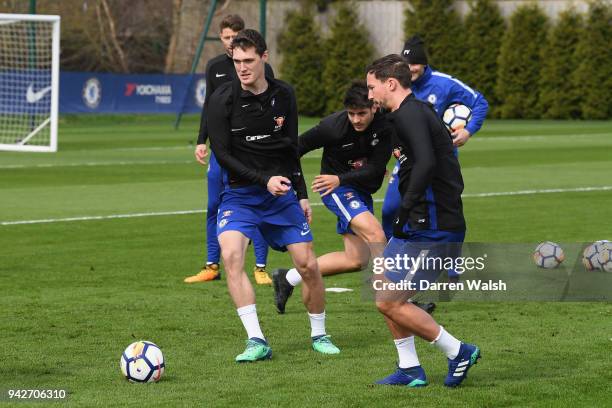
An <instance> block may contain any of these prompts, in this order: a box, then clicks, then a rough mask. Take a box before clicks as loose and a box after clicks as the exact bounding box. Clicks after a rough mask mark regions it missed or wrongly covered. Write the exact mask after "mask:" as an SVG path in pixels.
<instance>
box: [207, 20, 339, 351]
mask: <svg viewBox="0 0 612 408" xmlns="http://www.w3.org/2000/svg"><path fill="white" fill-rule="evenodd" d="M232 47H233V50H234V51H233V56H232V59H233V61H234V66H235V67H236V72H237V74H238V79H237V80H234V81H232V82H228V83H225V84H223V85H221V86H220V87H219V88H218V89H217V90H216V91H215V92H214V93H213V94H212V95H211V97H210V112H209V115H208V127H209V132H210V142H211V147H212V150H213V152H214V153H215V156H216V157H217V160H218V161H219V164H220V165H221V167H222V168H223V169H224V170H225V172H226V176H227V183H226V185H225V190H224V191H223V193H222V194H221V204H220V205H219V212H218V215H217V232H218V236H219V244H220V246H221V254H222V256H223V262H224V264H225V269H226V272H227V286H228V289H229V293H230V296H231V297H232V300H233V301H234V304H235V306H236V309H237V312H238V316H240V320H241V321H242V324H243V326H244V328H245V330H246V332H247V336H248V340H247V347H246V349H245V351H244V352H243V353H241V354H239V355H238V356H237V357H236V361H237V362H245V361H257V360H264V359H268V358H270V357H271V356H272V350H271V349H270V346H269V345H268V343H267V341H266V339H265V337H264V335H263V333H262V331H261V328H260V326H259V319H258V317H257V310H256V307H255V292H254V291H253V287H252V285H251V283H250V282H249V279H248V278H247V275H246V273H245V272H244V258H245V253H246V248H247V245H248V242H249V238H251V239H252V238H253V236H254V234H255V233H257V231H259V232H260V233H261V234H262V236H263V237H264V239H265V240H266V242H268V244H269V245H270V246H271V247H272V248H273V249H276V250H280V251H284V250H287V251H289V254H290V255H291V259H292V261H293V264H294V265H295V267H296V269H297V271H298V273H299V274H300V275H301V276H302V279H303V280H304V286H303V291H302V295H303V301H304V305H305V306H306V309H307V310H308V317H309V319H310V326H311V332H310V335H311V339H312V348H313V349H314V350H316V351H318V352H320V353H323V354H337V353H339V352H340V350H339V349H338V348H337V347H336V346H335V345H334V344H333V343H332V342H331V339H330V336H328V335H327V334H326V331H325V287H324V286H323V279H322V278H321V274H320V273H319V270H318V267H317V261H316V256H315V254H314V250H313V246H312V233H311V231H310V221H311V217H312V210H311V208H310V204H309V203H308V193H307V191H306V183H305V181H304V175H303V174H302V169H301V164H300V158H299V156H298V140H297V137H298V134H297V129H298V123H297V103H296V100H295V93H294V91H293V88H292V87H291V86H290V85H288V84H287V83H285V82H283V81H280V80H276V79H274V78H271V77H268V76H265V75H264V72H265V62H266V60H267V59H268V51H267V46H266V42H265V40H264V39H263V37H262V36H261V34H259V33H258V32H257V31H255V30H250V29H247V30H243V31H241V32H240V33H238V35H237V36H236V38H235V39H234V41H233V42H232Z"/></svg>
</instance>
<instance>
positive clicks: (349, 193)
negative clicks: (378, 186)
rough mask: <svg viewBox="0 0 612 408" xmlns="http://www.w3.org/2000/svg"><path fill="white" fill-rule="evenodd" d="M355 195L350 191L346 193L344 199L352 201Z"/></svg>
mask: <svg viewBox="0 0 612 408" xmlns="http://www.w3.org/2000/svg"><path fill="white" fill-rule="evenodd" d="M354 196H355V195H354V194H353V192H352V191H349V192H348V193H344V198H346V199H347V200H350V199H351V198H353V197H354Z"/></svg>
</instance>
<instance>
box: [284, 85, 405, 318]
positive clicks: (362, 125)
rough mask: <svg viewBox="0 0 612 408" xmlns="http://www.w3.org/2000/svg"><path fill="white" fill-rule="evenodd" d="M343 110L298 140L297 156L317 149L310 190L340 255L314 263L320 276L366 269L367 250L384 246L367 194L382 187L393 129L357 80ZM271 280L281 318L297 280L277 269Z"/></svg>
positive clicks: (291, 272)
mask: <svg viewBox="0 0 612 408" xmlns="http://www.w3.org/2000/svg"><path fill="white" fill-rule="evenodd" d="M344 107H345V109H344V110H342V111H340V112H336V113H334V114H332V115H330V116H328V117H326V118H324V119H323V120H321V122H320V123H319V124H318V125H317V126H315V127H314V128H312V129H310V130H309V131H307V132H306V133H304V134H302V135H301V136H300V137H299V149H300V155H304V154H306V153H308V152H310V151H312V150H315V149H320V148H323V157H322V159H321V174H320V175H319V176H317V177H315V179H314V181H313V183H312V190H313V191H314V192H317V193H320V194H321V200H322V201H323V203H324V204H325V206H326V207H327V209H329V210H330V211H331V212H332V213H333V214H334V215H336V217H337V220H338V221H337V224H336V232H337V233H338V234H340V235H342V240H343V243H344V251H340V252H331V253H328V254H325V255H322V256H320V257H319V258H317V263H318V265H319V272H320V273H321V275H323V276H326V275H333V274H337V273H343V272H355V271H360V270H362V269H363V268H365V267H366V266H367V265H368V261H369V259H370V249H371V247H372V246H378V247H384V245H385V243H386V241H387V240H386V238H385V234H384V232H383V229H382V226H381V225H380V223H379V222H378V220H377V219H376V217H375V216H374V207H373V201H372V194H374V193H375V192H376V191H378V189H379V188H380V186H381V184H382V182H383V178H384V175H385V168H386V165H387V162H388V161H389V157H390V156H391V139H392V132H393V128H392V126H391V125H390V124H389V122H387V121H386V120H385V118H384V115H382V114H380V113H378V112H377V108H376V107H375V106H374V104H373V102H372V101H371V100H369V99H368V88H367V86H366V84H365V82H363V81H357V82H354V83H353V84H352V85H351V86H350V88H349V89H348V90H347V92H346V95H345V97H344ZM272 280H273V282H274V290H275V302H276V307H277V309H278V312H279V313H284V311H285V304H286V303H287V299H288V298H289V296H291V293H292V292H293V287H294V286H296V285H297V284H299V283H300V282H301V281H302V279H301V276H300V274H299V273H298V272H297V270H296V269H295V268H294V269H290V270H289V271H287V270H286V269H277V270H275V271H274V272H273V274H272Z"/></svg>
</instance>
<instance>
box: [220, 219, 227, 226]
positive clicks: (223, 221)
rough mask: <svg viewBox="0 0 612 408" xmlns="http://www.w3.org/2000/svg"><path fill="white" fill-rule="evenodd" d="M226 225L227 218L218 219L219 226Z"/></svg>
mask: <svg viewBox="0 0 612 408" xmlns="http://www.w3.org/2000/svg"><path fill="white" fill-rule="evenodd" d="M226 225H227V220H226V219H225V218H224V219H222V220H221V221H219V228H223V227H225V226H226Z"/></svg>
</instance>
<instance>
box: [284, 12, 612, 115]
mask: <svg viewBox="0 0 612 408" xmlns="http://www.w3.org/2000/svg"><path fill="white" fill-rule="evenodd" d="M496 3H497V2H496V1H494V0H474V1H472V2H470V3H469V5H470V11H469V13H468V14H467V15H466V18H465V21H464V22H462V21H461V19H460V18H459V16H458V14H457V12H456V11H455V9H454V5H455V2H454V1H453V0H410V1H409V2H407V7H406V11H405V17H406V19H405V24H404V36H405V38H409V37H410V36H412V35H414V34H417V33H418V34H420V35H421V36H422V38H423V39H424V40H425V44H426V48H427V52H428V56H429V62H430V65H432V67H434V68H435V69H439V70H440V71H442V72H445V73H447V74H450V75H453V76H455V77H457V78H459V79H461V80H462V81H464V82H465V83H467V84H468V85H470V86H472V87H474V88H476V89H478V90H479V91H480V92H482V94H483V95H484V96H485V98H487V100H488V101H489V104H490V106H491V108H492V109H491V111H490V114H489V116H499V117H502V118H517V119H521V118H524V119H527V118H534V119H535V118H558V119H577V118H583V119H609V118H611V117H612V97H610V95H612V52H610V39H611V38H612V4H610V3H609V2H608V1H606V0H593V1H592V2H591V3H589V10H588V12H587V13H586V15H583V14H578V13H576V12H575V11H574V10H573V9H570V10H568V11H565V12H563V13H561V14H560V15H559V16H558V18H556V19H555V20H556V24H554V25H551V24H550V22H549V19H548V18H547V16H546V15H545V14H544V13H543V11H542V10H541V9H540V8H539V7H538V6H537V4H535V3H532V4H528V5H525V6H521V7H518V8H517V9H516V10H515V11H514V13H513V14H512V15H511V16H510V18H509V19H508V21H507V24H506V23H505V22H504V20H503V19H502V17H501V14H500V11H499V8H498V5H497V4H496ZM334 5H335V7H336V14H335V19H334V21H333V23H332V25H331V32H330V35H329V36H328V37H327V39H323V40H322V39H321V35H320V31H319V27H317V26H316V24H315V23H314V21H313V16H312V14H311V13H309V12H308V11H305V9H304V10H302V11H301V12H299V13H293V14H291V15H290V16H289V17H288V21H287V29H286V31H285V33H283V35H282V36H281V39H282V40H281V41H280V50H281V52H282V54H283V64H282V65H281V76H282V77H283V79H285V80H287V81H288V82H290V83H292V84H293V85H294V87H295V88H296V92H297V95H298V103H299V104H300V106H299V109H300V112H301V113H304V114H309V115H319V114H322V113H331V112H333V111H336V110H339V109H342V97H343V95H344V92H345V90H346V88H347V87H348V85H349V84H350V81H351V80H352V79H354V78H362V77H363V70H364V68H365V66H366V65H367V64H368V63H370V62H371V60H372V59H373V50H372V47H371V45H370V43H369V41H368V36H369V35H368V31H367V30H366V29H365V28H364V27H363V26H362V25H361V24H360V23H359V19H358V16H357V14H356V11H355V10H356V7H355V5H354V3H350V2H345V1H338V2H334ZM310 9H314V6H312V4H311V8H310ZM506 26H507V28H506ZM399 51H400V50H397V52H399Z"/></svg>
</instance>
